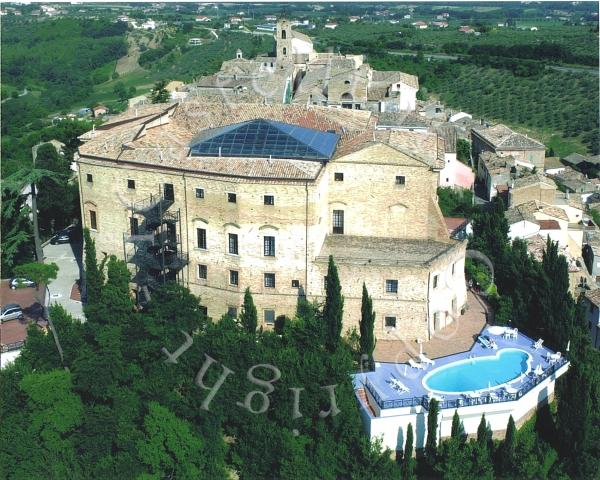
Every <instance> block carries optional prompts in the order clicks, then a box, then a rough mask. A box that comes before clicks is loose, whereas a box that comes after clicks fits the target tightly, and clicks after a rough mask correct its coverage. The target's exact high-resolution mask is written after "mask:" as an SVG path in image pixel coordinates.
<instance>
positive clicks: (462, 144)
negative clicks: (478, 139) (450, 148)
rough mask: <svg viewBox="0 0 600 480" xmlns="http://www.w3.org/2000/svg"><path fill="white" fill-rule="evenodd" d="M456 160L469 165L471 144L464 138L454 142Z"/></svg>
mask: <svg viewBox="0 0 600 480" xmlns="http://www.w3.org/2000/svg"><path fill="white" fill-rule="evenodd" d="M456 158H457V159H458V160H460V161H461V162H463V163H465V164H467V165H469V164H470V161H471V143H470V142H469V141H468V140H465V139H464V138H459V139H458V140H456Z"/></svg>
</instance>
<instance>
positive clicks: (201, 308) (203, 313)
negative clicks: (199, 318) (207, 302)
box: [198, 305, 208, 317]
mask: <svg viewBox="0 0 600 480" xmlns="http://www.w3.org/2000/svg"><path fill="white" fill-rule="evenodd" d="M198 309H199V310H200V313H202V315H204V316H205V317H208V307H205V306H204V305H199V306H198Z"/></svg>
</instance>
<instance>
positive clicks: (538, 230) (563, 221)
mask: <svg viewBox="0 0 600 480" xmlns="http://www.w3.org/2000/svg"><path fill="white" fill-rule="evenodd" d="M505 217H506V220H507V222H508V225H509V233H508V237H509V238H510V239H511V240H514V239H515V238H517V237H519V238H523V239H527V238H530V237H533V236H535V235H541V236H542V237H543V238H544V239H546V238H548V237H549V238H550V239H551V240H552V241H554V242H558V245H559V247H561V248H563V249H565V250H566V249H567V248H569V244H570V241H569V217H568V216H567V214H566V212H565V211H564V210H563V209H562V208H560V207H558V206H555V205H549V204H547V203H543V202H539V201H535V200H533V201H530V202H527V203H523V204H521V205H517V206H515V207H511V208H509V209H507V210H506V212H505ZM571 243H572V242H571ZM580 252H581V243H579V245H576V246H575V248H574V251H573V252H572V253H573V254H574V256H575V257H578V256H579V254H580Z"/></svg>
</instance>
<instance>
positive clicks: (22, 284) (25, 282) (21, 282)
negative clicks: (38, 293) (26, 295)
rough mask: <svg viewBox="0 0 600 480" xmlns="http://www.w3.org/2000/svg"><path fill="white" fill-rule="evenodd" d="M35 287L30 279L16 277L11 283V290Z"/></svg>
mask: <svg viewBox="0 0 600 480" xmlns="http://www.w3.org/2000/svg"><path fill="white" fill-rule="evenodd" d="M26 287H35V282H34V281H33V280H29V279H28V278H23V277H15V278H13V279H11V281H10V288H11V289H12V290H15V289H17V288H26Z"/></svg>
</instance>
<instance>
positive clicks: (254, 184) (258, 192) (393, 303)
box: [78, 106, 466, 340]
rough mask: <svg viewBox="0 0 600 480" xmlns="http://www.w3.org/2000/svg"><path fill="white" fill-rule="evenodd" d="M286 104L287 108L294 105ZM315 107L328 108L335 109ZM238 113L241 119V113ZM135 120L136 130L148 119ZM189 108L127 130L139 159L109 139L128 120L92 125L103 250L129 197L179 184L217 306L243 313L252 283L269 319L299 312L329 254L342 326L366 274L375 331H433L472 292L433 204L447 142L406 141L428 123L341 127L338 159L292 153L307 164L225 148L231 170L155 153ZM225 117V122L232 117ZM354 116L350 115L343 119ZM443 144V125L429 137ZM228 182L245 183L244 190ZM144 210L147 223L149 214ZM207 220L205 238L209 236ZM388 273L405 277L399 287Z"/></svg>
mask: <svg viewBox="0 0 600 480" xmlns="http://www.w3.org/2000/svg"><path fill="white" fill-rule="evenodd" d="M181 108H182V109H183V107H181ZM223 108H224V109H225V108H226V107H223ZM255 108H256V107H252V108H251V110H252V111H254V109H255ZM261 108H262V109H263V110H264V112H261V113H256V115H261V116H263V115H265V112H267V111H268V108H269V107H267V106H264V107H261ZM278 108H279V109H281V110H282V113H281V115H282V116H284V117H285V116H286V110H285V107H283V106H279V107H278ZM288 109H289V110H288V112H289V113H287V115H288V116H289V117H290V118H293V115H292V112H295V113H294V114H295V115H296V116H297V115H299V113H298V112H299V108H298V107H295V106H290V107H288ZM314 110H315V108H314V107H313V108H312V109H311V110H308V109H306V110H305V111H306V115H309V117H310V118H313V117H312V115H315V112H314ZM316 112H319V114H321V112H323V115H324V118H327V115H328V114H327V112H329V110H327V109H322V110H318V108H317V110H316ZM341 113H342V112H340V114H341ZM348 113H350V112H348ZM357 113H361V112H357ZM363 113H364V112H363ZM332 114H333V112H332ZM232 118H238V119H239V114H238V115H234V116H233V117H232ZM130 121H131V122H132V123H134V124H135V125H133V130H135V131H138V130H139V125H138V124H136V122H139V120H138V119H135V118H134V119H133V120H130ZM188 122H189V118H187V117H185V110H182V111H178V110H177V109H176V110H174V113H173V117H172V118H171V120H170V122H169V123H164V124H160V122H159V123H158V124H157V122H156V120H154V119H149V120H148V121H147V122H146V123H147V124H148V125H149V124H152V125H155V126H154V127H153V128H152V129H150V130H149V131H148V133H146V134H145V136H142V137H141V138H138V139H136V140H134V141H132V142H130V143H129V144H128V145H129V148H130V149H131V150H129V151H128V154H129V155H130V156H131V159H127V156H126V155H122V154H118V155H117V154H113V153H105V152H104V150H103V149H104V145H105V144H106V142H110V141H113V140H112V137H111V136H110V135H111V131H113V132H116V134H117V135H116V136H115V138H119V139H120V138H122V137H121V135H122V134H123V133H122V130H125V129H126V123H127V121H125V124H123V123H120V124H119V122H118V120H117V119H116V120H115V126H114V127H111V126H110V125H107V126H105V127H104V131H101V132H99V131H96V134H95V135H96V136H95V137H93V138H92V139H90V140H88V141H87V143H86V144H84V145H83V146H82V147H81V148H80V158H79V160H78V164H79V180H80V186H81V207H82V213H83V219H84V220H83V223H84V226H86V227H88V228H92V225H91V221H92V218H91V215H92V212H94V215H95V222H96V228H95V229H92V232H91V233H92V237H93V238H94V239H95V241H96V248H97V252H98V255H99V256H102V255H103V253H104V252H105V253H108V254H114V255H116V256H117V257H119V258H121V259H123V258H128V255H129V253H128V252H129V251H130V250H131V249H132V245H131V244H130V243H128V241H127V238H128V237H129V235H130V233H132V232H131V231H130V225H131V217H132V216H133V217H139V215H136V214H133V213H132V208H131V207H132V205H133V204H134V203H135V202H139V201H141V200H144V199H147V198H149V197H150V196H151V195H157V193H158V192H159V191H161V190H162V191H165V190H166V189H170V188H171V187H167V186H168V185H171V186H172V192H173V200H172V205H170V206H169V211H170V212H179V216H180V226H179V225H178V226H177V235H179V237H180V241H181V248H182V249H183V250H184V251H185V253H186V254H187V256H188V257H189V262H188V264H187V266H186V267H185V268H183V270H182V271H181V276H180V278H181V280H182V282H183V284H184V285H185V286H187V287H189V288H190V289H191V290H192V292H194V293H195V294H198V295H199V296H200V297H201V300H202V304H203V305H206V307H207V310H208V315H209V316H211V317H212V318H215V319H218V318H220V317H221V316H222V315H223V314H225V313H227V312H228V311H229V312H231V313H236V312H233V311H232V309H238V312H239V307H240V305H241V303H242V301H243V294H244V290H245V288H246V287H249V288H250V290H251V291H252V294H253V297H254V301H255V303H256V305H257V309H258V312H259V324H260V325H262V326H263V327H264V328H271V320H272V319H273V318H274V317H277V316H279V315H288V316H293V314H294V311H295V308H296V303H297V300H298V297H299V295H300V294H301V293H302V292H303V293H305V294H306V295H307V297H308V298H309V299H311V300H316V301H318V302H321V301H323V300H324V294H325V292H324V277H325V275H326V272H327V258H328V256H329V255H330V254H331V255H333V257H334V259H335V261H336V264H337V265H338V268H339V273H340V279H341V283H342V293H343V295H344V296H345V305H344V307H345V308H344V327H345V329H346V330H347V329H349V328H352V327H357V326H358V321H359V319H360V307H361V293H362V284H363V282H364V283H365V284H366V286H367V288H368V290H369V293H370V295H371V296H372V297H373V304H374V309H375V311H376V313H377V324H376V328H375V332H376V336H377V338H386V339H390V338H394V337H398V338H402V339H406V340H414V339H417V338H419V339H423V340H426V339H429V338H430V337H431V335H432V334H433V333H434V331H435V330H438V329H440V328H443V327H444V326H446V325H447V324H448V323H450V322H451V321H452V319H454V318H456V317H457V316H458V315H460V310H461V308H462V307H463V305H464V304H465V302H466V288H465V280H464V273H463V271H464V257H465V249H466V243H465V242H458V241H455V240H451V239H450V238H449V237H448V233H447V230H446V227H445V224H444V222H443V218H442V215H441V212H440V210H439V207H438V205H437V198H436V187H437V182H438V170H439V168H441V167H442V166H443V161H442V164H438V157H439V156H440V155H439V154H436V153H435V152H426V151H411V150H410V149H408V148H403V147H400V146H399V145H400V144H404V145H410V142H408V141H406V138H404V137H406V136H411V135H417V136H419V137H421V138H424V137H423V136H424V135H429V134H421V133H412V132H393V134H390V132H385V134H386V135H387V136H386V137H385V138H383V137H382V138H379V137H375V135H374V134H372V133H368V132H367V134H366V135H365V136H364V140H362V141H357V139H358V140H360V138H361V137H360V135H358V134H356V135H354V136H353V138H349V139H348V140H346V139H344V138H343V139H342V140H341V141H340V142H341V143H340V145H339V146H338V150H337V152H336V154H335V155H334V157H333V158H332V159H331V160H330V161H328V162H323V163H320V162H314V161H291V160H290V161H287V162H288V163H290V164H291V163H292V162H296V163H298V164H300V163H302V164H304V165H302V168H301V169H300V168H299V169H298V171H300V172H304V173H303V174H302V175H301V176H299V177H294V176H292V175H289V176H288V178H283V176H282V175H279V174H278V175H277V176H272V177H268V176H266V175H257V174H254V175H248V174H243V173H236V174H233V173H231V171H232V170H231V169H237V170H235V171H236V172H239V171H240V170H239V168H240V165H238V164H240V163H244V162H247V163H248V164H249V165H250V166H249V167H248V168H250V169H251V170H250V171H256V170H252V169H256V168H257V166H256V165H252V164H253V163H256V164H258V163H260V162H261V161H263V160H261V159H239V158H235V157H231V158H227V159H223V160H226V162H225V163H224V165H225V167H223V168H228V169H230V170H229V171H224V172H222V173H220V174H216V173H215V172H214V171H211V172H209V171H208V170H207V169H208V167H207V165H208V164H209V163H210V162H212V161H218V160H221V159H214V158H206V157H190V156H188V154H187V153H184V154H183V155H184V156H183V157H181V158H180V159H178V160H177V161H178V162H181V164H178V165H185V166H177V167H174V166H170V165H169V166H168V165H167V161H166V157H165V156H164V155H165V153H161V155H160V157H159V158H154V157H153V156H152V154H151V153H150V150H151V147H148V144H149V142H151V141H153V142H157V143H160V142H163V147H161V151H162V152H165V151H166V150H167V148H166V147H165V146H164V145H165V144H167V145H168V144H169V142H170V141H173V140H172V138H175V133H177V135H178V137H177V138H178V139H179V140H181V138H182V134H181V133H180V132H179V131H178V130H176V129H177V128H178V125H179V124H182V125H183V124H185V125H188ZM223 122H224V123H225V124H227V120H226V119H224V120H223ZM349 127H350V123H348V122H346V123H345V128H346V129H347V128H349ZM339 128H340V131H341V123H340V127H339ZM367 128H371V127H367ZM196 133H197V132H196ZM186 138H187V137H186ZM386 139H387V140H386ZM419 141H420V142H421V141H422V140H421V139H419ZM436 144H437V139H436V138H433V139H432V142H431V143H430V145H436ZM142 145H143V146H142ZM116 147H119V146H116ZM96 149H97V150H96ZM117 150H118V148H117V149H116V150H115V151H117ZM136 150H138V152H136ZM186 151H187V150H186ZM138 153H139V155H140V156H139V157H138V156H137V155H138ZM113 156H114V158H112V157H113ZM441 158H443V152H442V153H441ZM276 162H277V161H276V160H269V159H267V161H266V162H265V164H266V167H265V168H267V171H269V170H268V169H269V168H275V167H276V166H279V163H276ZM280 162H281V163H282V164H283V163H285V162H286V161H285V160H281V161H280ZM173 163H175V162H173ZM296 163H294V165H296ZM269 165H270V166H269ZM340 174H341V175H340ZM90 176H91V177H90ZM399 179H401V180H399ZM90 180H91V181H90ZM130 180H132V181H133V182H134V183H132V182H130ZM165 185H167V186H165ZM131 187H134V188H131ZM230 194H235V203H234V202H232V201H231V198H232V197H231V195H230ZM265 196H268V197H269V201H268V202H267V201H266V199H265ZM271 198H272V201H271ZM271 203H272V204H271ZM334 211H336V212H339V211H343V227H342V228H343V234H342V233H338V232H339V230H338V231H336V230H334V228H333V216H334ZM138 221H139V223H140V224H141V223H142V222H143V218H141V217H139V218H138ZM199 229H200V231H201V232H202V231H204V234H203V233H200V236H202V235H205V239H206V245H202V244H201V243H199V238H198V237H199V233H198V232H199ZM334 232H335V233H334ZM230 235H237V252H233V253H231V252H230V243H229V240H230ZM265 237H270V239H271V238H272V239H273V240H274V250H275V251H274V255H273V256H270V255H265ZM124 240H125V241H124ZM204 269H205V270H204ZM231 271H235V272H238V273H237V277H238V281H237V285H233V284H232V282H231V277H230V275H231ZM133 272H134V270H133V266H132V273H133ZM204 272H205V274H204ZM265 274H274V282H275V284H274V286H270V285H269V286H267V282H266V279H265ZM204 276H205V277H206V278H201V277H204ZM271 278H272V277H271ZM388 280H391V281H392V284H393V285H395V286H396V287H395V289H394V288H389V282H388ZM390 290H391V291H390ZM386 317H387V320H386ZM392 319H393V324H392ZM267 322H268V323H267ZM386 324H387V326H386Z"/></svg>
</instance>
